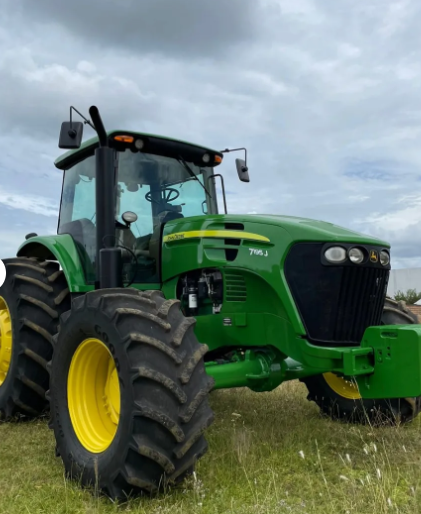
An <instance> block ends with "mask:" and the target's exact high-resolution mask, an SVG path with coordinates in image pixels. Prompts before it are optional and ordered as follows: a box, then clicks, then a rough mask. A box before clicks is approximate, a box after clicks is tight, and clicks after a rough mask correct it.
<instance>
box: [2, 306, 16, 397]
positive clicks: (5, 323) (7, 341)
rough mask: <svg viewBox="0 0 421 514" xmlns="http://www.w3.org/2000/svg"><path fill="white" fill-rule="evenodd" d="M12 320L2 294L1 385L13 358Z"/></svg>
mask: <svg viewBox="0 0 421 514" xmlns="http://www.w3.org/2000/svg"><path fill="white" fill-rule="evenodd" d="M12 341H13V337H12V320H11V317H10V312H9V308H8V306H7V303H6V300H5V299H4V298H3V297H1V296H0V387H1V386H2V384H3V382H4V381H5V380H6V376H7V373H8V371H9V368H10V361H11V360H12Z"/></svg>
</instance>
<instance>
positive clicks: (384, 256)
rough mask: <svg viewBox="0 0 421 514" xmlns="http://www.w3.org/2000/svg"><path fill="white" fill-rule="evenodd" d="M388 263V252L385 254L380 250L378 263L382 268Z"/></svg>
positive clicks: (384, 251)
mask: <svg viewBox="0 0 421 514" xmlns="http://www.w3.org/2000/svg"><path fill="white" fill-rule="evenodd" d="M389 262H390V255H389V252H386V250H382V251H381V252H380V263H381V264H382V265H383V266H387V265H388V264H389Z"/></svg>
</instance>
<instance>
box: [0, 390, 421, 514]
mask: <svg viewBox="0 0 421 514" xmlns="http://www.w3.org/2000/svg"><path fill="white" fill-rule="evenodd" d="M211 404H212V407H213V409H214V411H215V414H216V421H215V423H214V425H213V426H212V428H211V429H210V430H209V432H208V441H209V452H208V453H207V454H206V456H205V457H204V458H203V459H202V460H201V461H200V463H199V464H198V467H197V472H196V476H193V477H192V478H191V479H190V480H189V481H188V482H187V483H185V484H184V485H183V486H182V487H180V488H179V489H178V490H172V491H169V492H168V494H166V495H164V496H161V497H159V498H155V499H150V498H142V499H139V498H138V499H134V500H131V501H129V502H127V503H125V504H122V505H115V504H113V503H112V502H111V501H110V500H108V499H105V498H101V497H96V496H95V495H93V494H92V493H91V492H89V491H86V490H85V491H83V490H81V489H80V488H79V487H78V486H77V484H74V483H71V482H69V481H67V480H65V479H64V476H63V470H62V464H61V461H60V460H59V459H57V458H56V457H55V455H54V439H53V435H52V432H51V431H50V430H48V428H47V424H46V421H45V420H42V421H36V422H30V423H17V424H1V425H0V514H6V513H7V514H14V513H19V514H22V513H25V512H28V513H31V514H37V513H48V514H55V513H60V514H61V513H96V512H101V513H112V512H121V513H125V512H133V513H145V514H154V513H157V514H158V513H159V514H166V513H170V514H181V513H184V514H189V513H193V512H195V513H196V512H201V513H203V514H205V513H206V514H208V513H218V514H219V513H221V514H222V513H224V514H225V513H226V514H234V513H236V514H237V513H238V514H240V513H241V514H248V513H253V514H260V513H262V514H263V513H265V514H266V513H268V514H271V513H276V514H280V513H290V514H293V513H299V514H306V513H323V514H329V513H332V514H333V513H335V514H342V513H343V514H348V513H349V514H351V513H358V514H365V513H367V514H373V513H375V514H381V513H392V512H393V513H395V512H399V513H411V514H412V513H420V512H421V484H420V476H421V424H420V422H421V419H417V420H415V421H414V422H413V423H412V424H411V425H408V426H405V427H395V428H376V429H373V428H371V427H361V426H352V425H345V424H342V423H338V422H332V421H329V420H326V419H322V418H320V416H319V414H318V409H317V408H316V406H315V405H314V404H313V403H309V402H308V401H307V400H306V389H305V387H304V386H303V385H302V384H299V383H296V382H292V383H286V384H283V385H282V386H281V387H279V388H278V389H277V390H276V391H274V392H271V393H264V394H257V393H252V392H250V391H247V390H235V391H218V392H215V393H213V394H212V395H211ZM420 418H421V416H420Z"/></svg>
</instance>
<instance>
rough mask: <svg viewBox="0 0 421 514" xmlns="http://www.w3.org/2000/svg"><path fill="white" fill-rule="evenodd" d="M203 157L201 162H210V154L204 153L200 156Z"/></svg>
mask: <svg viewBox="0 0 421 514" xmlns="http://www.w3.org/2000/svg"><path fill="white" fill-rule="evenodd" d="M202 159H203V162H206V164H207V163H208V162H210V155H209V154H208V153H205V154H204V156H203V157H202Z"/></svg>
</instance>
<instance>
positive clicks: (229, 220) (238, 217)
mask: <svg viewBox="0 0 421 514" xmlns="http://www.w3.org/2000/svg"><path fill="white" fill-rule="evenodd" d="M239 223H241V224H243V225H244V229H245V230H246V231H251V232H254V233H257V234H261V235H269V233H271V235H273V233H274V231H275V232H276V233H277V234H278V237H279V235H280V233H279V232H277V230H276V229H282V230H283V231H284V233H285V232H286V233H287V234H288V235H289V237H290V238H291V240H292V241H296V242H298V241H320V242H330V241H338V242H340V241H341V242H344V243H345V242H348V243H360V244H371V245H379V246H383V247H385V248H390V244H389V243H387V242H386V241H383V240H380V239H377V238H374V237H371V236H369V235H366V234H361V233H359V232H354V231H352V230H349V229H346V228H344V227H340V226H338V225H334V224H333V223H328V222H326V221H317V220H312V219H308V218H299V217H294V216H280V215H274V214H218V215H208V216H206V217H203V216H195V217H188V218H184V219H183V220H176V221H170V222H168V223H167V224H166V225H167V228H166V230H165V232H166V233H171V232H172V231H173V230H174V229H175V227H174V225H177V229H178V228H181V227H183V230H189V229H190V230H191V229H193V228H195V229H196V228H200V229H214V228H215V229H216V228H219V229H223V228H225V226H226V225H227V224H239ZM173 227H174V228H173Z"/></svg>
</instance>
